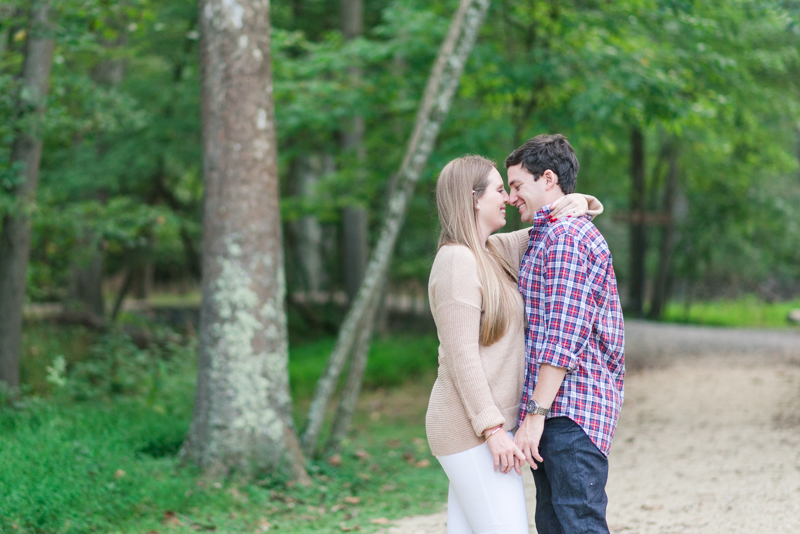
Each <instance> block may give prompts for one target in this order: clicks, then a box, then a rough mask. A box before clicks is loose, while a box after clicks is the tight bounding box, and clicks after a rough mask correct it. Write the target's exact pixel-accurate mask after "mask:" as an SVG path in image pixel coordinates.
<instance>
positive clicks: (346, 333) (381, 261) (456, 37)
mask: <svg viewBox="0 0 800 534" xmlns="http://www.w3.org/2000/svg"><path fill="white" fill-rule="evenodd" d="M488 7H489V0H461V2H460V5H459V8H458V11H457V12H456V14H455V16H454V18H453V21H452V23H451V24H450V30H449V32H448V34H447V37H446V38H445V41H444V43H443V44H442V48H441V49H440V50H439V55H438V57H437V58H436V63H435V64H434V66H433V70H432V72H431V75H430V77H429V78H428V84H427V87H426V88H425V93H424V95H423V97H422V101H421V103H420V108H419V111H418V112H417V118H416V121H415V124H414V131H413V132H412V134H411V138H410V139H409V142H408V147H407V149H406V155H405V158H404V159H403V163H402V164H401V166H400V170H399V172H398V177H399V178H398V182H397V184H398V185H397V188H396V190H395V193H394V194H393V195H392V198H391V200H390V201H389V206H388V210H387V214H386V218H385V219H384V221H383V224H382V227H381V233H380V238H379V239H378V242H377V245H376V247H375V250H373V252H372V255H371V256H370V261H369V264H368V266H367V272H366V275H365V277H364V281H363V283H362V284H361V288H360V289H359V290H358V294H357V296H356V299H355V301H354V302H353V303H352V305H351V306H350V309H349V310H348V312H347V315H346V316H345V320H344V323H343V324H342V327H341V329H340V330H339V337H338V339H337V340H336V345H335V346H334V349H333V352H332V353H331V356H330V358H329V360H328V364H327V366H326V368H325V371H324V373H323V375H322V377H321V378H320V380H319V382H318V383H317V389H316V391H315V392H314V398H313V400H312V401H311V406H310V408H309V412H308V423H307V427H306V431H305V433H304V434H303V450H304V451H305V452H306V454H313V453H314V450H315V449H316V445H317V440H318V438H319V433H320V430H321V429H322V422H323V419H324V417H325V409H326V407H327V406H328V403H329V402H330V399H331V397H332V395H333V392H334V389H335V387H336V383H337V381H338V379H339V375H340V374H341V372H342V368H343V367H344V364H345V361H346V359H347V355H348V354H349V353H350V351H351V350H352V348H353V345H354V344H355V342H356V337H357V335H359V334H361V335H363V330H364V329H365V326H367V325H366V324H365V320H364V319H365V317H366V315H367V312H368V311H369V308H370V303H371V302H372V299H373V298H374V296H375V293H376V292H379V291H380V290H381V283H382V282H383V280H385V278H386V273H387V270H388V267H389V261H390V259H391V255H392V251H393V250H394V245H395V242H396V241H397V235H398V233H399V232H400V227H401V226H402V223H403V219H404V217H405V213H406V209H407V207H408V202H409V200H410V199H411V195H412V194H413V192H414V187H415V186H416V184H417V180H418V179H419V176H420V174H421V173H422V170H423V168H424V166H425V164H426V162H427V161H428V157H429V156H430V153H431V150H433V145H434V142H435V141H436V137H437V135H438V133H439V128H440V127H441V125H442V122H443V121H444V118H445V116H446V115H447V110H448V109H449V107H450V103H451V101H452V99H453V95H454V93H455V90H456V87H458V80H459V77H460V76H461V73H462V71H463V70H464V64H465V63H466V61H467V58H468V57H469V53H470V51H471V50H472V47H473V46H474V44H475V39H476V38H477V36H478V31H479V29H480V26H481V24H482V23H483V19H484V17H485V16H486V10H487V8H488ZM359 329H360V330H359Z"/></svg>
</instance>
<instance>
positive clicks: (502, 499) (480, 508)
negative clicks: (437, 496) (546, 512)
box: [437, 432, 529, 534]
mask: <svg viewBox="0 0 800 534" xmlns="http://www.w3.org/2000/svg"><path fill="white" fill-rule="evenodd" d="M508 435H509V436H512V434H511V433H510V432H509V433H508ZM437 459H438V460H439V463H440V464H442V467H443V468H444V472H445V473H447V477H448V478H449V479H450V490H449V492H448V496H447V534H528V532H529V531H528V511H527V507H526V505H525V488H524V487H523V485H522V477H521V476H520V475H518V474H517V473H516V472H515V471H511V472H510V473H508V474H507V475H505V474H503V473H501V472H499V471H495V470H494V461H493V460H492V453H491V451H489V446H488V445H487V444H485V443H484V444H483V445H478V446H477V447H473V448H471V449H469V450H466V451H463V452H458V453H456V454H448V455H447V456H439V457H437Z"/></svg>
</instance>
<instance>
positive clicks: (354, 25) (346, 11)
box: [340, 0, 369, 303]
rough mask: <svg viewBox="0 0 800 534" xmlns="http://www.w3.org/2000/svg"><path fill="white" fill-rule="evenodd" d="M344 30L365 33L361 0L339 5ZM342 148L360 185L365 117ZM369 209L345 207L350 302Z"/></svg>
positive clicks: (363, 262) (354, 72)
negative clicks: (352, 160)
mask: <svg viewBox="0 0 800 534" xmlns="http://www.w3.org/2000/svg"><path fill="white" fill-rule="evenodd" d="M340 14H341V29H342V34H344V38H345V39H347V40H351V39H355V38H357V37H360V36H361V34H362V33H363V19H364V4H363V1H362V0H342V1H341V4H340ZM348 70H349V75H350V83H351V85H352V86H353V87H358V86H359V84H360V80H361V69H359V68H358V67H357V66H351V67H350V68H349V69H348ZM341 139H342V150H343V151H344V152H345V153H349V152H353V151H355V155H356V161H357V164H358V170H357V172H356V183H355V184H354V188H360V186H361V182H362V181H363V179H364V173H363V172H362V171H361V169H362V165H363V163H364V161H366V159H367V154H366V150H365V146H364V118H363V117H360V116H356V117H353V118H352V120H351V121H350V125H349V127H348V128H346V129H345V131H344V132H342V136H341ZM367 221H368V216H367V209H366V208H365V207H364V206H360V205H353V206H347V207H345V208H344V210H343V213H342V272H343V274H344V288H345V292H346V293H347V299H348V301H349V302H351V303H352V302H353V299H354V298H355V296H356V293H357V292H358V288H359V286H360V285H361V281H362V280H363V279H364V273H365V272H366V269H367V260H368V259H369V250H368V246H369V245H368V240H367Z"/></svg>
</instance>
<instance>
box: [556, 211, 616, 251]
mask: <svg viewBox="0 0 800 534" xmlns="http://www.w3.org/2000/svg"><path fill="white" fill-rule="evenodd" d="M560 243H569V244H573V243H574V244H575V245H577V246H578V247H579V248H581V249H584V250H586V252H587V253H590V254H595V255H597V254H599V255H603V256H605V255H608V254H610V252H609V250H608V243H607V242H606V239H605V237H603V234H601V233H600V230H598V229H597V227H596V226H595V225H594V224H593V223H592V221H591V220H589V218H588V217H576V218H573V217H567V218H564V219H559V220H558V221H556V222H554V223H551V224H550V225H549V226H548V228H547V229H546V230H545V231H544V232H543V233H542V244H543V245H544V247H545V248H549V247H551V246H555V245H557V244H560Z"/></svg>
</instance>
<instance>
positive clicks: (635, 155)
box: [628, 127, 647, 317]
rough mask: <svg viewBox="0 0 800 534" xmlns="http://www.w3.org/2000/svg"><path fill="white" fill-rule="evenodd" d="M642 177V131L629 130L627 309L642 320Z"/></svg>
mask: <svg viewBox="0 0 800 534" xmlns="http://www.w3.org/2000/svg"><path fill="white" fill-rule="evenodd" d="M644 174H645V161H644V134H643V133H642V130H641V129H639V128H638V127H634V128H632V129H631V179H632V182H631V199H630V200H631V222H630V224H631V230H630V233H631V258H630V269H631V272H630V286H629V293H628V294H629V301H628V308H629V310H630V313H631V314H632V315H634V316H635V317H641V316H642V310H643V307H644V283H645V255H646V251H647V226H646V225H645V216H644V214H645V198H646V196H645V194H646V191H645V181H644Z"/></svg>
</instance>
